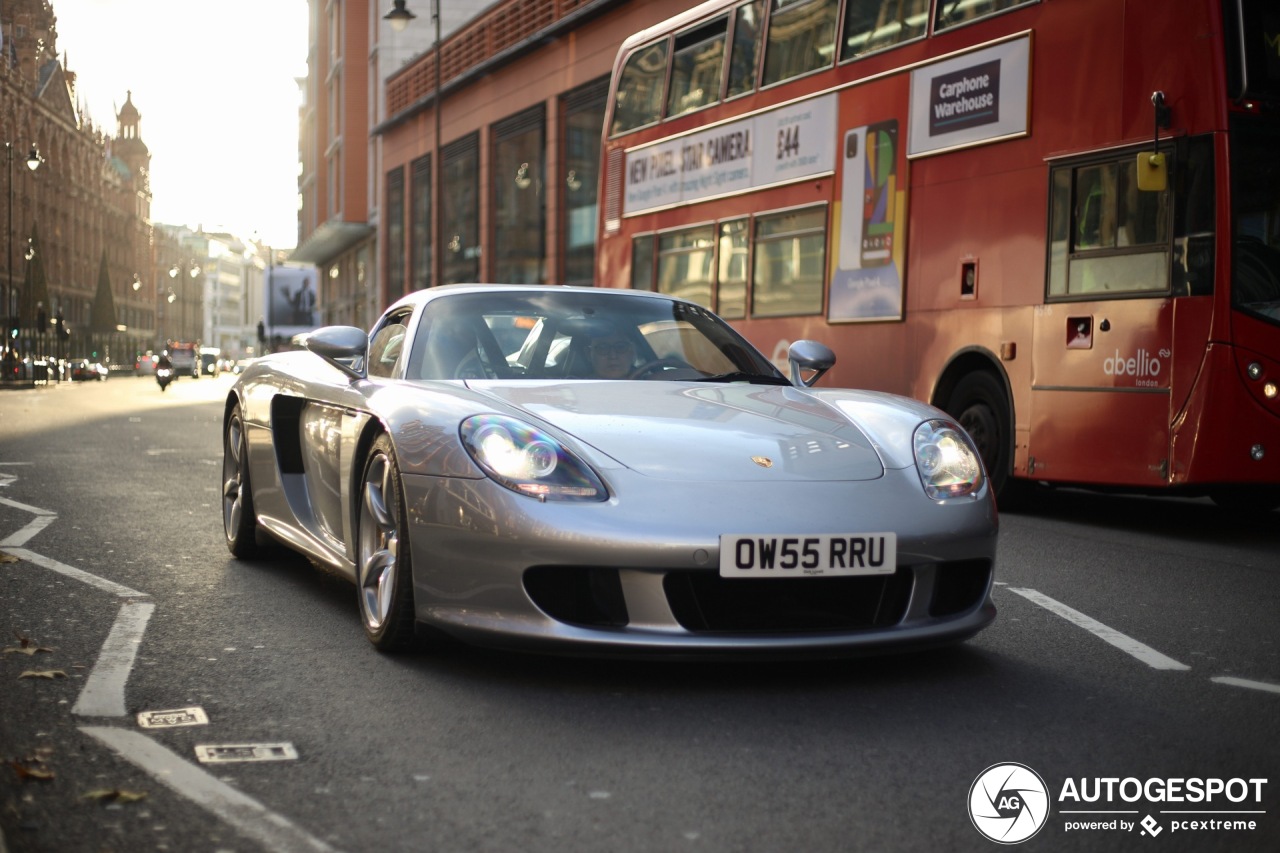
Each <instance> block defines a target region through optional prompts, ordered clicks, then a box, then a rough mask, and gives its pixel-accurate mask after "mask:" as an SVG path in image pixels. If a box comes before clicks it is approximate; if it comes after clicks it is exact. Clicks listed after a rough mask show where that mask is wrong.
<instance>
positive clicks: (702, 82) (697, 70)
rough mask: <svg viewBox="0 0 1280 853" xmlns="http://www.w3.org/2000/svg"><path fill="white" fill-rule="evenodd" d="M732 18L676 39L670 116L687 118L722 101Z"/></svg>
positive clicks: (682, 34)
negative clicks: (727, 36) (725, 61)
mask: <svg viewBox="0 0 1280 853" xmlns="http://www.w3.org/2000/svg"><path fill="white" fill-rule="evenodd" d="M728 29H729V19H728V18H717V19H716V20H714V21H711V22H710V23H707V24H703V25H702V26H700V27H698V28H697V29H695V30H690V31H689V32H686V33H681V34H680V35H678V36H676V46H675V51H674V53H672V55H671V90H670V92H668V94H667V116H668V117H672V116H678V115H683V114H684V113H687V112H692V111H693V110H697V109H701V108H702V107H705V106H707V105H709V104H714V103H716V102H718V101H719V100H720V83H721V81H722V80H723V79H724V40H725V36H726V34H727V32H728Z"/></svg>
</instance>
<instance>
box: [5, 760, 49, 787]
mask: <svg viewBox="0 0 1280 853" xmlns="http://www.w3.org/2000/svg"><path fill="white" fill-rule="evenodd" d="M9 766H10V767H12V768H13V769H14V770H15V771H16V772H17V774H18V778H19V779H24V780H25V779H35V780H36V781H38V782H48V781H49V780H50V779H52V778H53V771H52V770H46V769H44V768H42V767H29V766H28V765H27V763H26V762H22V761H10V762H9Z"/></svg>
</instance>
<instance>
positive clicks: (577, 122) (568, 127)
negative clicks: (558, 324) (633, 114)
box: [560, 77, 609, 284]
mask: <svg viewBox="0 0 1280 853" xmlns="http://www.w3.org/2000/svg"><path fill="white" fill-rule="evenodd" d="M608 98H609V78H608V77H602V78H600V79H599V80H597V81H595V82H593V83H588V84H587V85H585V86H580V87H578V88H577V89H575V90H574V91H572V92H569V93H568V94H566V95H564V96H563V97H562V98H561V109H560V114H561V115H563V116H564V131H563V137H564V141H565V150H564V158H563V166H562V168H563V172H564V176H563V177H564V183H563V184H562V186H563V187H564V203H563V204H562V205H561V206H560V207H561V212H562V215H563V217H564V219H563V221H562V222H561V224H560V235H561V240H562V245H561V247H560V254H561V257H563V258H564V283H565V284H595V283H596V281H595V264H596V216H597V205H596V193H597V192H598V188H599V184H600V131H601V129H602V128H603V127H604V109H605V103H606V102H607V100H608Z"/></svg>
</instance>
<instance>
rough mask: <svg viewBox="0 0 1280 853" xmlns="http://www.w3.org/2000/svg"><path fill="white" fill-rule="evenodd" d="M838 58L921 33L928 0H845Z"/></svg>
mask: <svg viewBox="0 0 1280 853" xmlns="http://www.w3.org/2000/svg"><path fill="white" fill-rule="evenodd" d="M844 14H845V18H844V42H843V44H842V45H841V48H840V58H841V59H853V58H854V57H855V56H862V55H863V54H865V53H871V52H872V51H876V50H882V49H884V48H886V47H893V46H894V45H897V44H902V43H903V42H905V41H910V40H911V39H917V38H920V37H922V36H923V35H924V34H925V30H926V29H927V28H928V24H929V0H849V3H848V6H847V7H846V9H845V13H844Z"/></svg>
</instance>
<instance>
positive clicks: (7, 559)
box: [0, 551, 18, 563]
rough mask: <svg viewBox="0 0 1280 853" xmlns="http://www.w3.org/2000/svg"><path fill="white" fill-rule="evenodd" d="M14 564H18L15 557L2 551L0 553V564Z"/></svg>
mask: <svg viewBox="0 0 1280 853" xmlns="http://www.w3.org/2000/svg"><path fill="white" fill-rule="evenodd" d="M16 562H18V558H17V557H15V556H13V555H12V554H6V553H5V552H4V551H0V563H16Z"/></svg>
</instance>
